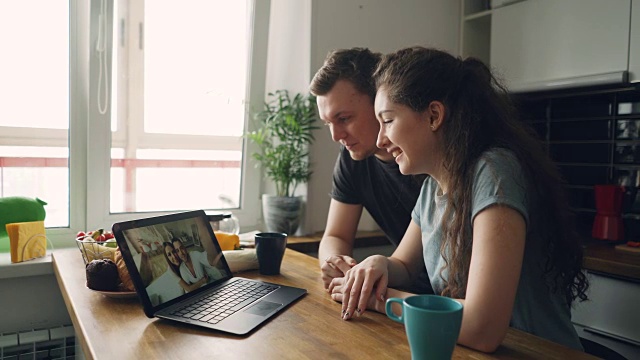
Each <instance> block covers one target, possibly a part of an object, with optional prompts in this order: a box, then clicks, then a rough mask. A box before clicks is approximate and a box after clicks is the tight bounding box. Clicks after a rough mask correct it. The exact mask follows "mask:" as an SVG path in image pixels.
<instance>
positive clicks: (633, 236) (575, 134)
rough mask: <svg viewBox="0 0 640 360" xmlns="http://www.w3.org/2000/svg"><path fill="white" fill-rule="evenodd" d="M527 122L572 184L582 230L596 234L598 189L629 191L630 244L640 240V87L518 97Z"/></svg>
mask: <svg viewBox="0 0 640 360" xmlns="http://www.w3.org/2000/svg"><path fill="white" fill-rule="evenodd" d="M515 99H516V102H517V104H518V107H519V109H520V112H521V117H522V118H523V120H524V121H526V122H528V123H530V124H531V125H532V127H533V128H534V129H535V131H536V132H537V133H538V135H540V137H541V138H542V140H543V141H544V142H545V144H546V145H547V149H548V151H549V154H550V156H551V158H552V159H553V160H554V161H555V162H556V164H557V165H558V168H559V169H560V171H561V173H562V174H563V176H564V178H565V180H566V182H567V190H568V195H569V202H570V204H571V206H572V208H573V209H574V211H575V212H576V215H577V221H578V230H579V231H580V233H581V234H582V235H583V236H584V237H585V238H588V237H590V236H591V229H592V226H593V219H594V217H595V214H596V210H595V200H594V193H593V186H594V185H596V184H619V185H623V186H624V187H625V196H624V199H623V209H622V213H623V219H624V224H625V229H624V230H625V240H635V241H640V86H628V87H620V88H603V87H600V88H589V89H574V90H569V91H566V90H565V91H555V92H538V93H527V94H518V95H515Z"/></svg>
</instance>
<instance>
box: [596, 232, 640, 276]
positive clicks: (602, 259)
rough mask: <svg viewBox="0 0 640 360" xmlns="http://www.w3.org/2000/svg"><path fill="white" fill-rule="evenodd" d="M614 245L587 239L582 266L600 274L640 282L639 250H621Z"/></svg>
mask: <svg viewBox="0 0 640 360" xmlns="http://www.w3.org/2000/svg"><path fill="white" fill-rule="evenodd" d="M615 246H616V244H615V243H610V242H607V241H603V240H595V239H591V240H587V241H586V242H585V245H584V267H585V268H586V269H587V270H589V271H592V272H595V273H599V274H602V275H607V276H613V277H617V278H620V279H623V280H631V281H634V282H640V252H629V251H622V250H619V249H616V247H615Z"/></svg>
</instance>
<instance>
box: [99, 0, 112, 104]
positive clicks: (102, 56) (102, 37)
mask: <svg viewBox="0 0 640 360" xmlns="http://www.w3.org/2000/svg"><path fill="white" fill-rule="evenodd" d="M106 17H107V2H106V0H101V1H100V14H99V15H98V41H97V43H96V52H97V53H98V61H99V72H98V112H99V113H100V115H104V114H106V113H107V110H108V105H109V82H108V81H107V80H106V78H107V75H108V69H107V45H106V44H107V21H106V20H105V19H106ZM103 84H104V90H103ZM102 91H104V94H102ZM102 99H104V104H103V101H101V100H102Z"/></svg>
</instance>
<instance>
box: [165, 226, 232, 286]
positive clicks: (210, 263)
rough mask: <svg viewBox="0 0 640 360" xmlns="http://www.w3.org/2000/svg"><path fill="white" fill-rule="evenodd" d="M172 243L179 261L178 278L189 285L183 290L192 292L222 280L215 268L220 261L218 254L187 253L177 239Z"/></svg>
mask: <svg viewBox="0 0 640 360" xmlns="http://www.w3.org/2000/svg"><path fill="white" fill-rule="evenodd" d="M172 243H173V246H174V248H175V250H176V252H177V253H178V256H179V258H180V260H181V264H180V277H181V278H182V280H183V281H184V282H185V283H186V284H187V285H190V286H189V287H188V288H186V289H185V290H186V291H193V290H195V288H198V287H200V286H202V285H204V284H207V283H209V282H211V281H215V280H218V279H220V278H222V274H221V273H220V270H218V269H217V268H216V267H215V264H216V263H217V261H218V260H219V259H220V256H219V253H218V254H216V253H215V252H210V254H209V253H206V252H205V251H198V250H193V251H187V248H186V247H184V245H183V243H182V241H181V240H180V239H179V238H174V239H173V240H172ZM210 255H211V256H210Z"/></svg>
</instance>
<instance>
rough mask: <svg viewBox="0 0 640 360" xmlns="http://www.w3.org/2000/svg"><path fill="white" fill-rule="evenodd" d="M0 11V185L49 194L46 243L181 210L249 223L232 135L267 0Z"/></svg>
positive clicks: (35, 1)
mask: <svg viewBox="0 0 640 360" xmlns="http://www.w3.org/2000/svg"><path fill="white" fill-rule="evenodd" d="M34 9H37V11H34ZM0 14H5V16H3V21H0V40H2V42H3V45H4V46H5V48H6V49H8V51H7V52H6V53H9V54H19V56H14V57H13V58H11V57H9V58H5V59H4V60H3V63H2V66H1V67H0V78H2V79H3V81H1V82H0V94H1V95H3V99H10V100H11V101H3V106H2V107H0V131H1V135H0V175H1V178H0V191H1V193H0V196H12V195H24V196H31V197H39V198H41V199H43V200H45V201H47V202H48V205H47V206H46V207H45V208H46V210H47V218H46V225H47V235H48V236H49V237H50V238H52V239H53V240H55V241H54V243H55V242H56V241H57V240H58V239H64V240H63V242H62V244H64V245H69V244H70V243H71V242H72V240H73V236H71V234H72V233H75V232H76V231H78V230H86V229H89V230H91V229H94V228H98V227H103V228H108V227H110V226H111V224H112V223H113V222H115V221H120V220H124V219H128V218H134V217H142V216H153V215H159V214H162V213H167V212H174V211H181V210H190V209H211V210H225V209H226V210H231V211H233V213H234V214H235V215H236V216H238V218H239V219H240V221H241V224H242V226H243V227H245V226H247V227H253V226H255V225H256V224H257V223H258V216H259V209H258V207H257V206H255V205H254V206H247V204H251V203H258V199H259V197H258V193H259V189H258V188H259V185H260V178H259V176H257V175H258V174H259V173H258V170H256V169H255V168H254V166H253V164H251V163H250V162H249V161H247V159H246V156H245V155H244V154H245V153H247V147H250V146H251V145H250V144H247V142H245V141H243V134H244V132H245V129H246V126H247V125H248V124H250V121H248V118H249V116H250V114H251V113H252V112H253V111H255V110H254V109H257V108H260V107H261V106H262V99H264V76H265V67H266V64H265V62H266V61H265V59H266V33H267V24H268V21H267V19H268V14H269V4H268V2H262V1H252V0H248V1H246V2H245V1H236V0H226V1H222V0H217V1H213V0H211V1H209V0H192V1H185V2H175V1H166V0H162V1H160V0H156V1H147V2H144V1H139V0H115V1H109V0H101V1H94V2H85V1H78V0H68V1H60V0H56V1H50V0H29V1H26V2H22V1H19V2H7V3H6V4H5V3H2V4H0ZM8 14H10V16H6V15H8ZM25 18H29V19H30V21H29V22H25V21H24V19H25ZM21 19H22V20H21ZM34 23H35V24H38V26H33V24H34ZM34 44H37V46H34ZM7 59H8V60H7ZM87 59H88V61H87ZM7 79H8V80H7ZM141 213H144V214H141Z"/></svg>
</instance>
